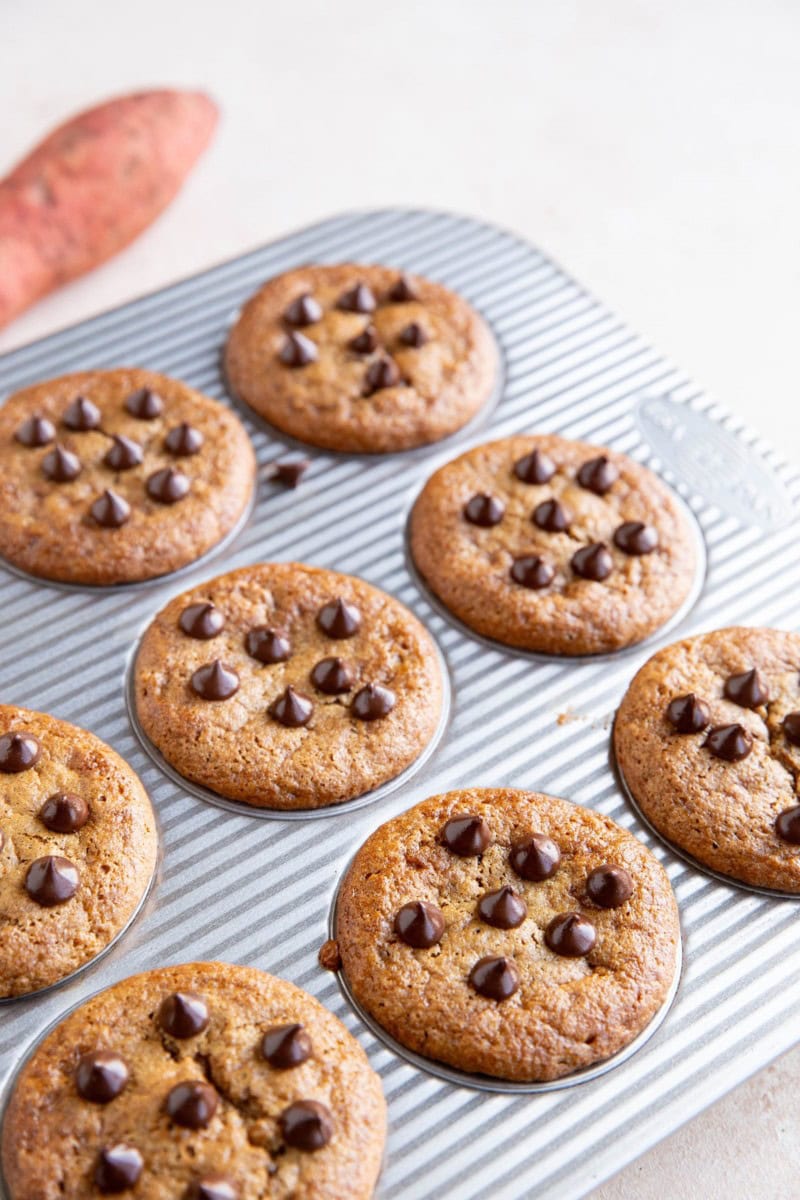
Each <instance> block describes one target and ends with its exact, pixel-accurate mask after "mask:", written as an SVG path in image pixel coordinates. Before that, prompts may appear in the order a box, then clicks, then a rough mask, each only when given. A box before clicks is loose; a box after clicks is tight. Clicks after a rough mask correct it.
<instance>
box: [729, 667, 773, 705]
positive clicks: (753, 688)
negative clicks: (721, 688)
mask: <svg viewBox="0 0 800 1200" xmlns="http://www.w3.org/2000/svg"><path fill="white" fill-rule="evenodd" d="M725 696H726V698H727V699H728V700H732V701H733V702H734V704H738V705H739V707H740V708H759V707H760V706H761V705H762V704H766V703H767V701H768V700H769V688H768V687H767V685H766V683H765V682H764V680H763V679H762V678H761V675H760V674H759V672H758V671H757V670H756V669H755V668H753V670H751V671H742V673H741V675H731V676H730V677H729V678H728V679H726V680H725Z"/></svg>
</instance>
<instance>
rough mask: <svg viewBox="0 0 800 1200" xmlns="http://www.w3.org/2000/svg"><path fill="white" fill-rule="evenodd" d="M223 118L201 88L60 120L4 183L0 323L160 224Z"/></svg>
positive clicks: (150, 95) (131, 99) (124, 100)
mask: <svg viewBox="0 0 800 1200" xmlns="http://www.w3.org/2000/svg"><path fill="white" fill-rule="evenodd" d="M217 117H218V112H217V108H216V106H215V104H214V103H213V101H212V100H210V99H209V98H208V97H207V96H204V95H203V94H202V93H200V92H179V91H170V90H159V91H149V92H141V93H137V94H135V95H131V96H122V97H119V98H118V99H115V100H110V101H108V102H107V103H105V104H101V105H99V106H98V107H97V108H92V109H89V110H88V111H87V112H84V113H81V114H79V115H78V116H76V117H73V118H72V119H71V120H69V121H67V122H66V123H65V124H64V125H61V126H59V127H58V129H55V130H54V131H53V132H52V133H51V134H49V135H48V137H46V138H45V139H44V141H43V142H41V143H40V144H39V145H38V146H37V147H36V148H35V149H34V150H33V151H32V152H31V153H30V154H29V155H28V156H27V158H25V159H23V161H22V162H21V163H19V164H18V166H16V167H15V168H14V170H13V171H12V172H11V174H10V175H7V176H6V178H5V179H3V180H0V328H1V327H2V326H3V325H6V324H7V323H8V322H9V321H10V320H12V318H13V317H15V316H17V315H18V314H19V313H21V312H22V311H23V310H24V309H26V308H28V307H29V306H30V305H31V304H33V303H34V301H36V300H38V299H40V298H41V297H42V296H44V295H46V294H47V293H48V292H51V291H52V290H53V289H54V288H57V287H59V286H60V285H61V284H63V283H66V282H68V280H70V279H74V278H76V276H78V275H82V274H83V273H84V272H85V271H89V270H91V268H92V267H95V266H97V265H98V264H99V263H101V262H104V261H105V259H107V258H110V257H111V256H112V255H113V254H116V253H117V251H118V250H121V249H122V248H123V247H124V246H127V245H128V243H129V242H131V241H133V239H134V238H135V237H137V236H138V234H140V233H141V232H142V230H143V229H145V228H146V227H147V226H148V225H149V224H150V223H151V222H152V221H153V220H155V218H156V217H157V216H158V215H159V213H160V212H161V211H162V210H163V209H164V208H166V206H167V205H168V204H169V202H170V201H171V200H172V198H173V196H174V195H175V194H176V192H177V191H178V190H179V188H180V186H181V184H182V183H183V181H184V179H185V178H186V175H187V174H188V173H189V171H190V169H191V167H192V166H193V165H194V163H195V161H196V160H197V158H198V157H199V156H200V154H201V153H202V152H203V150H204V149H205V148H206V146H207V145H208V143H209V141H210V140H211V136H212V134H213V132H214V129H215V126H216V123H217Z"/></svg>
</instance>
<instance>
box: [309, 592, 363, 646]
mask: <svg viewBox="0 0 800 1200" xmlns="http://www.w3.org/2000/svg"><path fill="white" fill-rule="evenodd" d="M317 624H318V625H319V627H320V629H321V630H322V632H323V633H326V634H327V635H328V637H331V638H349V637H353V635H354V634H356V633H358V631H359V629H360V628H361V613H360V612H359V611H358V609H357V608H356V606H355V604H348V603H347V601H346V600H342V599H341V598H340V599H338V600H331V601H329V602H328V603H327V604H324V605H323V606H322V608H321V609H320V610H319V612H318V613H317Z"/></svg>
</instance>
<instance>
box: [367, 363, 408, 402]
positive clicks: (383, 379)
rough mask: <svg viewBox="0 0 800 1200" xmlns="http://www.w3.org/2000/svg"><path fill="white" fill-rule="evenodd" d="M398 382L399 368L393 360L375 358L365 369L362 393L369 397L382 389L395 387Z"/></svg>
mask: <svg viewBox="0 0 800 1200" xmlns="http://www.w3.org/2000/svg"><path fill="white" fill-rule="evenodd" d="M399 382H400V368H399V367H398V365H397V363H396V362H395V361H394V359H393V358H376V359H375V362H372V363H370V364H369V366H368V367H367V374H366V377H365V384H364V393H365V395H367V396H369V395H370V394H371V393H372V392H379V391H381V389H382V388H390V387H396V386H397V384H398V383H399Z"/></svg>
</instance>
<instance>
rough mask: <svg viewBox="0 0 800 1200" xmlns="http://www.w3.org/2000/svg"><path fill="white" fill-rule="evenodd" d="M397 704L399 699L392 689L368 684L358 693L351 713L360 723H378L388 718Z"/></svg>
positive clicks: (376, 684)
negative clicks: (382, 718) (383, 718)
mask: <svg viewBox="0 0 800 1200" xmlns="http://www.w3.org/2000/svg"><path fill="white" fill-rule="evenodd" d="M396 703H397V697H396V696H395V694H394V692H393V691H392V690H391V688H387V687H381V685H380V684H379V683H368V684H366V685H365V686H364V687H362V688H361V689H360V690H359V691H357V692H356V694H355V696H354V697H353V703H352V704H351V705H350V712H351V713H352V714H353V716H354V717H357V718H358V720H359V721H378V720H380V719H381V717H388V715H389V713H390V712H391V711H392V709H393V708H394V706H395V704H396Z"/></svg>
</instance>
